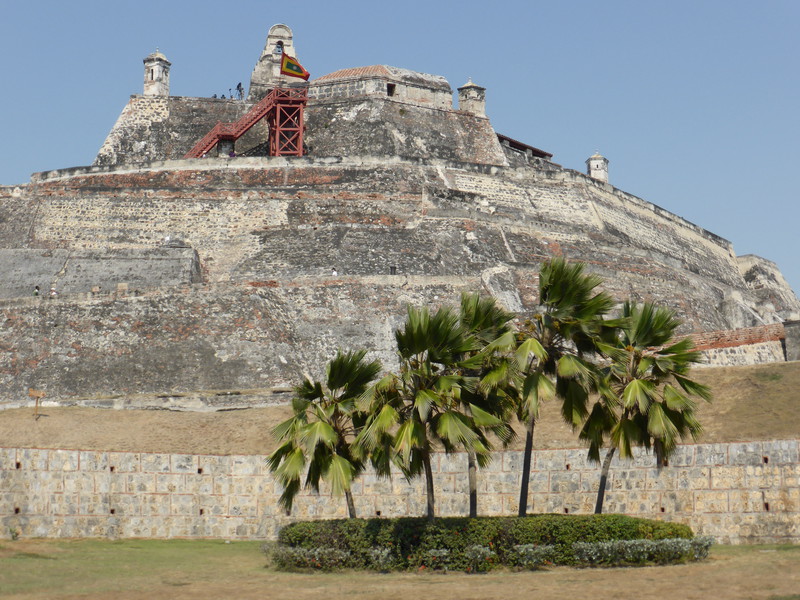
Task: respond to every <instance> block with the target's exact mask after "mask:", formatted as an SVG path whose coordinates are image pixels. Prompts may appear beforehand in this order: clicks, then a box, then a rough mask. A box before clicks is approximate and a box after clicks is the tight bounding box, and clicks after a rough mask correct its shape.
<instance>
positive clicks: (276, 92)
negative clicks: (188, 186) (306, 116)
mask: <svg viewBox="0 0 800 600" xmlns="http://www.w3.org/2000/svg"><path fill="white" fill-rule="evenodd" d="M307 102H308V89H307V88H305V87H297V88H273V89H272V90H270V92H269V94H267V95H266V96H264V98H262V99H261V100H260V101H259V102H258V103H257V104H255V105H254V106H253V108H251V109H250V110H249V111H247V112H246V113H245V114H244V116H242V118H241V119H239V120H238V121H236V123H222V122H218V123H217V124H216V125H214V128H213V129H212V130H211V131H209V132H208V133H207V134H206V135H204V136H203V138H202V139H201V140H200V141H199V142H197V143H196V144H195V145H194V147H192V149H191V150H189V152H187V153H186V155H185V156H184V158H200V157H202V156H203V155H205V154H206V153H208V152H210V151H211V150H212V148H214V146H216V145H217V144H218V143H219V142H220V141H221V140H231V141H236V140H237V139H239V138H240V137H242V136H243V135H244V134H245V133H247V131H249V130H250V128H251V127H252V126H253V125H255V124H256V123H258V122H259V121H260V120H261V119H263V118H265V117H266V118H267V124H268V125H269V154H270V156H303V110H304V109H305V106H306V103H307Z"/></svg>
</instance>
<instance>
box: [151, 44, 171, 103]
mask: <svg viewBox="0 0 800 600" xmlns="http://www.w3.org/2000/svg"><path fill="white" fill-rule="evenodd" d="M171 66H172V63H171V62H169V61H168V60H167V57H166V56H164V55H163V54H161V52H159V51H158V48H156V51H155V52H153V53H152V54H150V55H149V56H147V57H146V58H145V59H144V95H145V96H169V68H170V67H171Z"/></svg>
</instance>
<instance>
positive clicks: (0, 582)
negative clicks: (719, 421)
mask: <svg viewBox="0 0 800 600" xmlns="http://www.w3.org/2000/svg"><path fill="white" fill-rule="evenodd" d="M260 546H261V544H260V543H259V542H233V543H226V542H224V541H218V540H214V541H210V540H203V541H196V540H195V541H189V540H170V541H154V540H122V541H109V540H16V541H4V542H2V543H0V597H2V598H20V599H22V598H25V599H51V598H59V599H68V598H73V599H77V598H81V599H82V600H95V599H101V598H102V599H106V598H114V599H115V600H117V599H120V600H129V599H139V598H148V599H153V598H169V599H170V600H181V599H184V598H186V599H188V598H192V599H196V598H232V599H237V600H238V599H242V600H247V599H250V598H253V599H255V598H258V599H259V600H263V599H269V598H291V599H292V600H304V599H311V598H325V599H326V600H340V599H341V600H344V599H345V598H346V599H348V600H352V599H354V598H355V599H358V598H365V599H366V598H386V599H397V600H411V599H413V600H416V599H418V598H421V599H425V600H443V599H451V598H458V599H459V600H478V599H481V600H483V599H489V598H502V599H504V600H506V599H509V600H513V599H516V598H520V599H521V598H525V599H530V598H536V600H547V599H549V598H554V599H555V598H581V597H587V596H590V595H591V597H595V598H612V597H613V598H615V600H625V599H628V598H630V599H636V600H656V599H659V600H661V599H663V598H667V597H668V598H680V599H682V600H683V599H686V600H692V599H702V600H711V599H717V598H719V599H725V600H739V599H742V600H744V599H764V600H800V546H715V547H714V548H712V550H711V555H710V557H709V559H708V560H706V561H702V562H699V563H691V564H685V565H674V566H665V567H642V568H624V569H572V568H567V567H554V568H548V569H544V570H541V571H535V572H512V571H494V572H491V573H488V574H483V575H466V574H462V573H448V574H436V573H433V574H431V573H425V574H417V573H392V574H386V575H383V574H378V573H367V572H342V573H333V574H323V573H280V572H277V571H274V570H272V569H270V568H269V567H268V565H267V559H266V557H265V556H264V554H263V553H262V552H261V551H260Z"/></svg>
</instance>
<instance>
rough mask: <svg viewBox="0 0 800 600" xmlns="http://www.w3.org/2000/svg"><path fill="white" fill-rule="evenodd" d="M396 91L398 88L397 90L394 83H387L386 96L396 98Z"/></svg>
mask: <svg viewBox="0 0 800 600" xmlns="http://www.w3.org/2000/svg"><path fill="white" fill-rule="evenodd" d="M395 89H396V88H395V84H394V83H387V84H386V95H387V96H389V97H391V96H394V92H395Z"/></svg>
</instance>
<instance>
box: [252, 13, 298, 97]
mask: <svg viewBox="0 0 800 600" xmlns="http://www.w3.org/2000/svg"><path fill="white" fill-rule="evenodd" d="M283 52H285V53H286V54H288V55H289V56H293V57H294V58H297V54H296V52H295V49H294V43H293V42H292V30H291V29H289V27H287V26H286V25H281V24H278V25H273V26H272V27H270V28H269V33H268V34H267V43H266V44H265V45H264V50H263V51H262V52H261V58H259V59H258V62H257V63H256V66H255V68H254V69H253V74H252V75H251V76H250V91H249V92H248V94H247V101H248V102H258V101H259V100H261V99H262V98H263V97H264V96H266V95H267V92H269V90H271V89H272V88H274V87H277V86H285V85H287V82H288V80H291V82H292V83H297V81H299V80H298V79H297V78H294V77H287V76H286V75H281V54H282V53H283Z"/></svg>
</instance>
